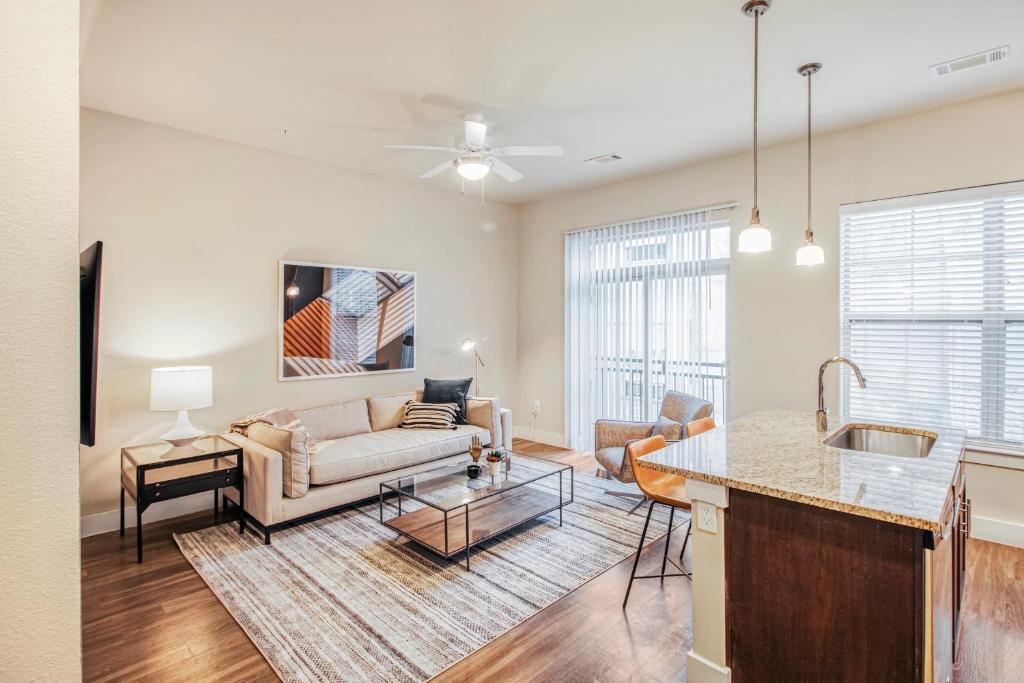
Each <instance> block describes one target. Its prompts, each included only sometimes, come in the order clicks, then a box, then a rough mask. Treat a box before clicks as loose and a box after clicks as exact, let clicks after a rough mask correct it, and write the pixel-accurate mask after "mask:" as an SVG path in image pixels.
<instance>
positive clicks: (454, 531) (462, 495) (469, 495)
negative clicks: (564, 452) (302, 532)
mask: <svg viewBox="0 0 1024 683" xmlns="http://www.w3.org/2000/svg"><path fill="white" fill-rule="evenodd" d="M511 455H513V456H515V466H514V467H512V468H511V469H508V468H506V466H505V465H506V463H502V464H501V468H500V469H501V471H500V473H499V474H497V475H494V476H493V477H492V476H491V475H490V474H488V472H487V466H486V463H483V468H482V469H483V472H482V473H481V474H480V476H479V478H477V479H470V478H469V476H468V475H467V474H466V465H467V464H469V462H470V459H469V455H468V454H467V456H466V462H465V463H462V464H458V465H450V466H447V467H439V468H437V469H433V470H427V471H425V472H420V473H418V474H413V475H409V476H406V477H400V478H398V479H391V480H389V481H385V482H382V483H381V485H380V523H381V524H383V525H384V526H386V527H388V528H389V529H392V530H393V531H396V532H398V533H399V534H401V535H402V536H405V537H406V538H408V539H410V540H412V541H413V542H415V543H417V544H418V545H421V546H423V547H424V548H426V549H428V550H430V551H431V552H433V553H436V554H437V555H440V556H441V557H444V558H446V559H451V558H453V557H455V556H456V555H459V554H460V553H465V554H466V569H469V549H470V548H472V547H473V546H475V545H479V544H480V543H483V542H484V541H486V540H488V539H490V538H493V537H495V536H497V535H498V534H501V533H504V532H506V531H509V530H511V529H514V528H515V527H518V526H520V525H522V524H524V523H526V522H529V521H531V520H534V519H537V518H538V517H541V516H543V515H546V514H548V513H549V512H554V511H555V510H558V525H559V526H561V525H562V508H564V507H565V506H566V505H568V504H569V503H571V502H572V501H573V494H574V490H575V482H574V479H573V468H572V466H571V465H565V464H563V463H560V462H552V461H551V460H542V459H540V458H533V457H530V456H525V455H521V454H518V453H512V454H511ZM386 498H387V499H386ZM396 498H397V501H396V500H394V499H396ZM385 507H387V508H388V512H389V513H390V514H392V515H393V516H391V517H387V518H385Z"/></svg>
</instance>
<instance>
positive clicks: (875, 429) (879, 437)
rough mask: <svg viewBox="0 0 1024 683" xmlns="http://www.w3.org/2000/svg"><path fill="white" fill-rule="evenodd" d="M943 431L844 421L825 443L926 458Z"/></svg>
mask: <svg viewBox="0 0 1024 683" xmlns="http://www.w3.org/2000/svg"><path fill="white" fill-rule="evenodd" d="M938 437H939V435H938V434H936V433H934V432H926V431H923V430H920V429H907V428H904V427H886V426H882V425H872V424H848V425H844V426H843V427H842V428H841V429H840V430H839V431H837V432H836V433H835V434H832V435H831V436H829V437H828V438H827V439H825V442H824V443H825V445H826V446H831V447H833V448H842V449H844V450H848V451H862V452H865V453H879V454H881V455H895V456H898V457H901V458H924V457H926V456H927V455H928V453H930V452H931V450H932V446H934V445H935V440H936V439H938Z"/></svg>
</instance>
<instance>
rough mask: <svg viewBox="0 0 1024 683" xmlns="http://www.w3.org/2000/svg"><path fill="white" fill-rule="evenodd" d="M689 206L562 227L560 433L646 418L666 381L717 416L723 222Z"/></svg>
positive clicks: (576, 439) (580, 436)
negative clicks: (607, 222)
mask: <svg viewBox="0 0 1024 683" xmlns="http://www.w3.org/2000/svg"><path fill="white" fill-rule="evenodd" d="M713 215H714V214H713V213H712V212H711V211H708V210H703V211H690V212H686V213H678V214H672V215H668V216H661V217H656V218H647V219H641V220H636V221H631V222H628V223H620V224H616V225H608V226H604V227H600V228H591V229H587V230H578V231H575V232H571V233H568V234H567V235H566V236H565V368H566V376H565V386H566V389H565V392H566V396H565V406H566V411H565V412H566V434H567V437H568V440H569V443H570V445H571V446H572V447H573V448H581V449H590V448H593V437H594V422H595V421H596V420H598V419H601V418H609V419H621V420H635V421H645V420H646V421H653V420H654V419H656V418H657V415H658V412H659V408H660V405H661V399H662V396H663V395H664V393H665V391H666V390H667V389H676V390H679V391H685V392H687V393H690V394H695V395H697V396H702V397H705V398H707V399H709V400H711V401H713V402H714V403H715V417H716V419H717V420H719V421H720V422H724V419H725V407H726V406H725V404H726V360H727V357H726V297H727V291H728V280H729V277H728V273H729V222H728V220H726V219H716V218H713V217H712V216H713Z"/></svg>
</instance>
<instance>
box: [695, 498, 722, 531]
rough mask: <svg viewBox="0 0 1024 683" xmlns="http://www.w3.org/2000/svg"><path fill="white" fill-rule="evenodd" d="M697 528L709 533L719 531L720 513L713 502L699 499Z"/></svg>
mask: <svg viewBox="0 0 1024 683" xmlns="http://www.w3.org/2000/svg"><path fill="white" fill-rule="evenodd" d="M697 528H698V529H700V530H701V531H706V532H708V533H709V534H717V533H718V515H717V514H716V512H715V506H714V505H712V504H711V503H705V502H703V501H697Z"/></svg>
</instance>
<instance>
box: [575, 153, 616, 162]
mask: <svg viewBox="0 0 1024 683" xmlns="http://www.w3.org/2000/svg"><path fill="white" fill-rule="evenodd" d="M621 159H622V157H621V156H619V155H618V154H604V155H602V156H599V157H590V158H589V159H584V160H583V163H585V164H608V163H611V162H613V161H620V160H621Z"/></svg>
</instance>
